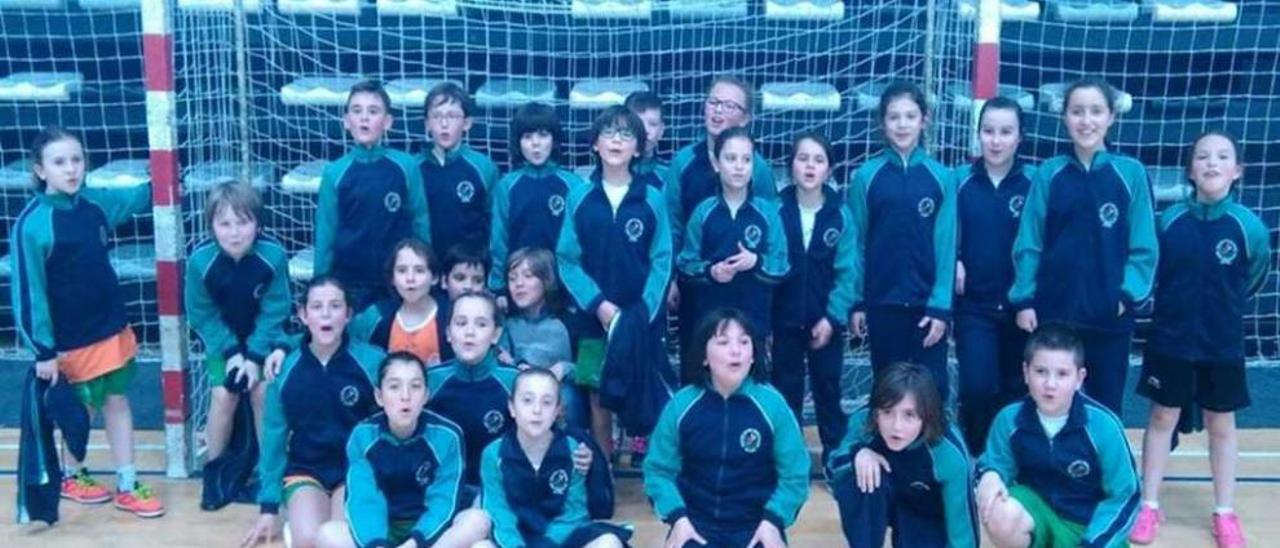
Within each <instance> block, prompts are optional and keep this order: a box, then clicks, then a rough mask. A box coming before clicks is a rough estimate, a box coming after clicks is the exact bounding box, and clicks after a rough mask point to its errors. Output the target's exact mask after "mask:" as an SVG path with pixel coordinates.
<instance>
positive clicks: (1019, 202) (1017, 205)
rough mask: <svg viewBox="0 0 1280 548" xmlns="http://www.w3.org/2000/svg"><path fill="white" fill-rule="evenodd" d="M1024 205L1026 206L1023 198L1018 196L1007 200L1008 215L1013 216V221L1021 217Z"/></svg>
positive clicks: (1025, 200) (1025, 199)
mask: <svg viewBox="0 0 1280 548" xmlns="http://www.w3.org/2000/svg"><path fill="white" fill-rule="evenodd" d="M1024 205H1027V198H1026V197H1025V196H1021V195H1018V196H1014V197H1012V198H1009V214H1010V215H1013V218H1014V219H1017V218H1020V217H1022V206H1024Z"/></svg>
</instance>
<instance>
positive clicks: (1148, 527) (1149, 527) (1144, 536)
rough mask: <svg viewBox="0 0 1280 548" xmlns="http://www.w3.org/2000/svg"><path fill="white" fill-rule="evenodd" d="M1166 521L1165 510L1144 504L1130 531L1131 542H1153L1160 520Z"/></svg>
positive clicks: (1215, 524) (1216, 520) (1215, 519)
mask: <svg viewBox="0 0 1280 548" xmlns="http://www.w3.org/2000/svg"><path fill="white" fill-rule="evenodd" d="M1162 521H1164V512H1161V511H1159V510H1156V509H1155V508H1152V507H1150V506H1147V505H1145V504H1144V505H1142V509H1141V510H1139V511H1138V522H1137V523H1135V524H1134V525H1133V531H1132V532H1130V533H1129V542H1132V543H1134V544H1151V542H1152V541H1154V540H1156V533H1158V532H1159V531H1160V522H1162ZM1213 524H1214V527H1215V529H1214V531H1217V524H1218V518H1217V517H1216V516H1215V517H1214V520H1213Z"/></svg>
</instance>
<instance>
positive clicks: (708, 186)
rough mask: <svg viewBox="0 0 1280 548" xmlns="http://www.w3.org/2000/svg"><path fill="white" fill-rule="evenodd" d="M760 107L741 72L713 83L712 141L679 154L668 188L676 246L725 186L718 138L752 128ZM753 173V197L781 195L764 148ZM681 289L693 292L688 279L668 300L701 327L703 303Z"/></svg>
mask: <svg viewBox="0 0 1280 548" xmlns="http://www.w3.org/2000/svg"><path fill="white" fill-rule="evenodd" d="M754 106H755V91H754V90H753V89H752V88H751V84H748V83H747V82H745V81H743V80H742V79H741V78H738V77H737V76H733V75H729V74H721V75H719V76H716V77H715V78H713V79H712V80H711V85H709V86H707V98H706V101H705V102H704V103H703V110H702V122H703V127H704V128H705V129H706V130H707V136H706V139H705V141H698V142H695V143H692V144H689V145H688V146H686V147H684V148H682V149H680V150H679V151H677V152H676V155H675V157H674V158H673V159H672V160H671V175H670V176H669V178H670V184H667V185H665V186H664V187H663V195H664V196H665V198H666V200H667V209H668V210H669V212H670V214H671V230H672V234H673V235H674V236H673V238H674V240H673V241H674V245H675V249H684V242H683V239H684V235H685V226H684V225H685V223H686V222H687V221H688V220H689V216H690V215H692V214H693V210H694V208H696V207H698V204H700V203H702V202H703V201H704V200H706V199H707V198H711V197H713V196H715V195H716V194H717V193H718V192H719V190H720V176H719V174H718V173H717V172H716V169H715V165H714V164H715V162H714V161H713V160H714V158H715V154H714V152H713V150H712V149H713V148H715V144H716V140H717V139H719V137H720V134H721V133H723V132H724V131H725V130H726V129H729V128H734V127H747V125H748V124H750V123H751V113H752V110H753V108H754ZM751 171H752V173H751V195H752V196H753V197H756V198H764V199H767V200H772V199H774V198H776V197H777V195H778V189H777V186H776V185H775V184H774V181H773V170H772V169H770V168H769V161H768V160H766V159H765V157H764V156H761V155H760V154H759V153H758V152H757V153H756V154H755V155H754V157H753V158H752V162H751ZM681 293H686V294H687V293H689V288H687V287H684V283H683V282H680V283H676V284H672V289H671V291H670V293H669V295H668V296H667V302H668V303H669V304H670V305H671V306H672V307H678V310H677V312H678V316H679V321H680V324H681V325H686V326H693V325H696V324H697V318H696V317H695V315H696V314H697V308H698V307H697V304H696V303H694V299H693V298H692V297H693V296H692V295H689V297H688V298H685V299H683V300H682V299H681V298H680V294H681ZM692 331H693V330H692V329H684V330H683V331H682V332H681V333H680V346H681V348H684V347H685V346H688V343H689V341H688V340H687V339H688V337H689V336H690V335H691V334H692Z"/></svg>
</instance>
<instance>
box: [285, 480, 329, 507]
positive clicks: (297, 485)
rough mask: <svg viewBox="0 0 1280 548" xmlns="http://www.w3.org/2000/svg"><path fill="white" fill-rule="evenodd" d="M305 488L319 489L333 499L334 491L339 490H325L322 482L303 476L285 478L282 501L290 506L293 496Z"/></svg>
mask: <svg viewBox="0 0 1280 548" xmlns="http://www.w3.org/2000/svg"><path fill="white" fill-rule="evenodd" d="M303 487H312V488H315V489H319V490H320V492H321V493H324V494H325V496H329V497H332V496H333V491H336V490H337V489H333V490H330V489H325V488H324V484H323V483H320V480H318V479H316V478H313V477H311V476H303V475H297V476H285V478H284V490H283V491H281V493H280V501H281V502H283V503H285V504H289V499H290V498H293V494H294V493H297V492H298V491H299V490H301V489H302V488H303Z"/></svg>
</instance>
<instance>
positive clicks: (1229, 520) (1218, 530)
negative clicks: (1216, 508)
mask: <svg viewBox="0 0 1280 548" xmlns="http://www.w3.org/2000/svg"><path fill="white" fill-rule="evenodd" d="M1213 538H1214V540H1216V541H1218V548H1244V547H1245V542H1244V530H1243V529H1241V528H1240V518H1239V517H1238V516H1236V514H1235V512H1232V513H1230V514H1214V515H1213Z"/></svg>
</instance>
